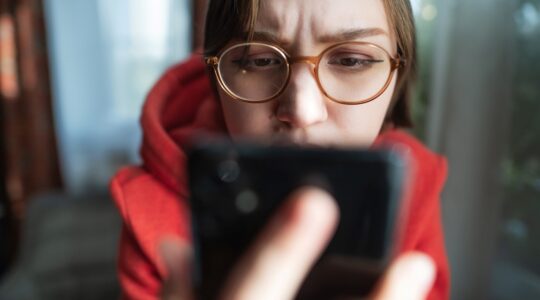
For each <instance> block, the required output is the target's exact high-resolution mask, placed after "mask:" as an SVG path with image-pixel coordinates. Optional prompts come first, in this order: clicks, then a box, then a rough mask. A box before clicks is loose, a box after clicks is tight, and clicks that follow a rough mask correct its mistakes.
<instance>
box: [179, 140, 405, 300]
mask: <svg viewBox="0 0 540 300" xmlns="http://www.w3.org/2000/svg"><path fill="white" fill-rule="evenodd" d="M404 169H405V166H404V163H403V161H402V159H401V157H400V155H399V154H398V153H396V152H394V151H390V150H366V149H364V150H362V149H360V150H359V149H321V148H300V147H286V146H260V145H256V144H248V143H234V144H233V143H232V142H226V141H204V142H198V143H195V144H194V145H193V147H192V148H191V150H190V151H188V176H189V187H190V198H189V199H190V206H191V213H192V231H193V232H192V234H193V235H192V236H193V243H194V251H195V268H194V269H195V270H194V278H193V281H194V286H195V293H196V296H197V299H216V298H217V296H218V294H217V293H218V292H219V291H220V290H221V286H222V285H223V284H224V282H225V279H226V278H227V277H228V275H229V272H230V271H231V270H232V269H233V266H234V265H235V263H236V262H237V261H238V259H239V258H240V257H242V255H243V253H244V252H245V251H246V249H247V248H248V247H249V246H250V245H251V244H252V243H253V242H254V239H255V238H256V237H257V235H258V233H259V232H260V231H261V229H262V228H263V227H264V226H265V224H266V223H267V222H268V220H269V218H270V217H271V216H272V215H273V214H274V213H275V211H276V209H277V208H278V207H279V206H280V205H281V204H282V202H283V201H284V200H285V199H287V196H288V195H289V194H290V193H291V192H292V191H294V190H295V189H296V188H299V187H301V186H305V185H315V186H318V187H320V188H323V189H325V190H327V191H328V192H329V193H330V194H332V195H333V197H334V198H335V200H336V201H337V204H338V207H339V210H340V221H339V224H338V226H337V229H336V232H335V234H334V236H333V238H332V240H331V241H330V243H329V245H328V247H327V248H326V250H325V251H324V252H323V254H322V255H321V257H320V259H319V260H318V262H317V263H316V264H315V266H314V267H313V269H312V270H311V271H310V273H309V274H308V276H307V278H306V279H305V281H304V283H303V285H302V287H301V289H300V291H299V292H298V294H297V297H296V299H338V298H339V299H341V298H350V297H362V296H366V295H367V293H368V292H369V291H371V289H372V288H373V286H374V284H375V283H376V282H377V280H378V279H379V277H380V276H381V275H382V273H383V272H384V270H385V268H386V266H387V264H388V261H389V257H390V256H391V253H392V252H393V244H394V238H395V235H396V230H395V229H396V225H397V222H396V220H397V216H398V214H399V210H400V200H401V194H402V190H403V176H404V172H405V170H404Z"/></svg>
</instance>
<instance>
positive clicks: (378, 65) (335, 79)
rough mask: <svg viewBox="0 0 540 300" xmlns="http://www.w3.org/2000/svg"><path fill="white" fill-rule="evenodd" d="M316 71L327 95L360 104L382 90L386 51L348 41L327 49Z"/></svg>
mask: <svg viewBox="0 0 540 300" xmlns="http://www.w3.org/2000/svg"><path fill="white" fill-rule="evenodd" d="M318 72H319V80H320V82H321V86H322V88H323V89H324V90H325V92H326V93H327V94H328V96H330V97H331V98H333V99H334V100H337V101H339V102H342V103H362V102H364V101H368V100H371V99H373V97H375V96H377V95H378V94H379V93H380V92H381V91H382V90H383V89H384V87H385V86H386V84H387V81H388V80H389V77H390V72H391V62H390V57H389V55H388V53H387V52H386V51H384V50H383V49H381V48H379V47H377V46H375V45H372V44H365V43H347V44H342V45H339V46H336V47H333V48H330V49H328V50H327V51H326V52H325V53H324V55H323V57H322V59H321V61H320V63H319V70H318Z"/></svg>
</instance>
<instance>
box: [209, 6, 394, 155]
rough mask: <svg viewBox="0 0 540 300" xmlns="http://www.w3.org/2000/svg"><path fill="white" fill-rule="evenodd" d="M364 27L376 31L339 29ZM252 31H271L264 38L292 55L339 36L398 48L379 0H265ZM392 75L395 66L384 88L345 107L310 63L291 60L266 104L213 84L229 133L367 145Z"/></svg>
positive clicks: (388, 48) (390, 49) (324, 45)
mask: <svg viewBox="0 0 540 300" xmlns="http://www.w3.org/2000/svg"><path fill="white" fill-rule="evenodd" d="M367 28H369V29H376V30H375V32H372V33H374V34H372V35H369V36H359V37H343V36H340V35H339V34H338V33H339V32H342V31H348V30H356V29H367ZM255 32H256V33H257V34H256V36H257V37H259V38H258V39H259V40H261V39H263V40H264V39H268V38H269V36H270V37H271V40H270V41H269V42H273V43H276V42H278V43H279V44H278V45H279V46H281V47H282V48H284V49H285V50H286V51H287V52H288V53H289V54H290V55H292V56H316V55H318V54H319V53H321V52H322V51H323V50H324V49H326V48H327V47H328V46H330V45H333V44H335V43H337V42H340V41H365V42H371V43H374V44H377V45H379V46H381V47H382V48H384V49H385V50H386V51H387V52H388V53H390V54H391V55H392V56H395V54H396V51H397V50H396V41H395V39H394V37H393V34H392V33H391V30H390V29H389V25H388V20H387V18H386V13H385V9H384V6H383V3H382V1H374V0H361V1H358V0H332V1H330V0H321V1H316V2H313V1H301V0H294V1H290V0H274V1H263V2H262V7H261V11H260V13H259V18H258V20H257V23H256V26H255ZM258 33H263V34H258ZM323 37H327V38H326V39H324V38H323ZM328 38H330V39H331V40H328ZM321 39H323V40H321ZM236 42H238V41H231V43H230V44H231V45H232V44H234V43H236ZM396 78H397V72H395V73H394V74H393V78H392V82H391V84H390V86H389V87H388V88H387V90H386V91H385V92H384V94H382V95H381V96H380V97H379V98H377V99H375V100H374V101H371V102H369V103H365V104H361V105H343V104H339V103H335V102H333V101H331V100H330V99H328V98H327V97H325V95H324V94H323V93H322V91H321V90H320V89H319V87H318V85H317V82H316V79H315V77H314V75H313V66H311V65H310V64H306V63H297V64H293V65H292V72H291V79H290V82H289V84H288V86H287V87H286V90H285V91H284V92H283V93H282V94H281V95H280V96H279V97H278V98H277V99H274V100H272V101H270V102H268V103H262V104H261V103H257V104H253V103H244V102H240V101H237V100H234V99H232V98H231V97H230V96H229V95H228V94H226V93H225V92H224V91H223V90H222V89H218V90H219V96H220V101H221V104H222V107H223V112H224V116H225V123H226V125H227V128H228V130H229V133H230V135H231V136H232V137H233V138H235V139H238V138H249V139H254V140H261V141H286V142H291V143H294V144H300V145H305V144H308V145H316V146H322V147H342V146H369V145H371V144H372V143H373V141H374V140H375V138H376V137H377V135H378V133H379V132H380V129H381V126H382V124H383V121H384V117H385V115H386V112H387V110H388V107H389V105H390V102H391V99H392V95H393V93H394V89H395V82H396Z"/></svg>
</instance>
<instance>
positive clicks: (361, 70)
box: [205, 42, 405, 105]
mask: <svg viewBox="0 0 540 300" xmlns="http://www.w3.org/2000/svg"><path fill="white" fill-rule="evenodd" d="M301 62H304V63H308V64H311V65H312V66H314V69H313V74H314V76H315V79H316V81H317V84H318V86H319V88H320V89H321V91H322V92H323V94H324V95H325V96H326V97H328V98H330V99H331V100H333V101H335V102H338V103H342V104H349V105H352V104H362V103H366V102H369V101H372V100H374V99H376V98H377V97H379V96H380V95H381V94H382V93H384V91H385V90H386V89H387V88H388V86H389V85H390V82H391V80H392V75H393V73H394V72H395V71H396V70H397V69H399V68H400V67H402V66H404V64H405V61H404V60H402V59H400V58H393V57H391V56H390V54H388V52H387V51H386V50H384V49H383V48H381V47H380V46H377V45H375V44H371V43H366V42H344V43H339V44H336V45H333V46H331V47H329V48H327V49H326V50H324V51H323V52H322V53H321V54H319V55H318V56H300V57H291V56H290V55H289V54H287V52H285V51H284V50H283V49H281V48H280V47H278V46H276V45H270V44H265V43H259V42H251V43H241V44H236V45H233V46H231V47H229V48H227V49H225V50H223V51H222V52H220V53H219V54H218V55H217V56H211V57H206V58H205V63H206V64H207V65H208V66H211V67H212V68H213V69H214V73H215V75H216V78H217V80H218V82H219V84H220V86H221V87H222V88H223V90H224V91H225V92H226V93H227V94H228V95H229V96H231V97H232V98H233V99H236V100H240V101H244V102H250V103H262V102H267V101H270V100H272V99H275V98H276V97H278V96H279V95H280V94H281V93H282V92H283V91H284V90H285V88H286V87H287V84H288V83H289V80H290V77H291V66H292V64H294V63H301Z"/></svg>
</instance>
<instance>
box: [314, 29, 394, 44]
mask: <svg viewBox="0 0 540 300" xmlns="http://www.w3.org/2000/svg"><path fill="white" fill-rule="evenodd" d="M375 35H388V33H387V32H386V31H384V30H383V29H381V28H361V29H345V30H340V31H338V32H336V33H332V34H324V35H322V36H320V37H319V38H318V39H317V41H318V42H319V43H322V44H329V43H337V42H343V41H351V40H358V39H363V38H366V37H370V36H375Z"/></svg>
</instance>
